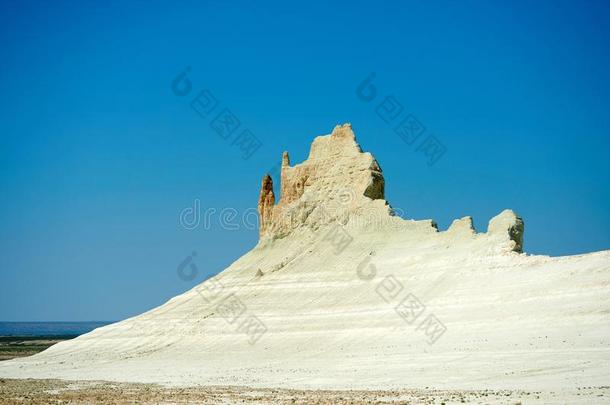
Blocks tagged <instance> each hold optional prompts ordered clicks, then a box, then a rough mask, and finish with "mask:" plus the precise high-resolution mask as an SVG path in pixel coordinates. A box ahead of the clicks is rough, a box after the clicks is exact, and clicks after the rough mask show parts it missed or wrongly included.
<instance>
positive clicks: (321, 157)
mask: <svg viewBox="0 0 610 405" xmlns="http://www.w3.org/2000/svg"><path fill="white" fill-rule="evenodd" d="M280 178H281V188H280V190H281V191H280V200H279V202H278V204H277V206H273V207H271V206H270V205H269V204H268V203H267V201H263V200H262V198H263V195H269V193H271V194H272V193H273V191H272V189H273V184H272V180H271V179H270V177H269V175H265V177H264V178H263V185H262V189H261V199H260V200H259V206H258V210H259V215H260V224H261V225H260V235H261V237H262V238H266V237H282V236H285V235H286V234H287V233H289V232H290V231H291V230H292V229H294V228H298V227H300V226H304V225H305V226H310V227H312V228H314V229H315V228H317V227H319V226H321V225H324V224H326V223H328V222H331V221H332V220H333V219H336V218H337V216H339V215H340V214H341V212H339V211H343V212H354V211H355V210H357V209H358V208H359V207H361V206H362V205H363V204H365V203H366V202H367V201H369V200H377V199H383V198H384V180H383V175H382V174H381V168H380V167H379V164H378V163H377V161H376V160H375V158H373V156H372V155H371V154H370V153H363V152H362V149H361V148H360V145H358V143H357V142H356V138H355V135H354V132H353V131H352V127H351V125H350V124H344V125H337V126H336V127H335V129H334V130H333V132H332V133H331V134H330V135H325V136H318V137H317V138H315V139H314V141H313V143H312V145H311V150H310V152H309V158H308V159H307V160H306V161H304V162H303V163H301V164H298V165H295V166H290V158H289V156H288V152H284V153H283V155H282V168H281V177H280ZM269 190H271V191H269ZM314 218H315V219H314Z"/></svg>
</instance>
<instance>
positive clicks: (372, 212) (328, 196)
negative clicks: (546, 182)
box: [258, 124, 524, 252]
mask: <svg viewBox="0 0 610 405" xmlns="http://www.w3.org/2000/svg"><path fill="white" fill-rule="evenodd" d="M280 181H281V184H280V198H279V201H278V203H277V204H275V195H274V192H273V180H272V178H271V176H269V175H268V174H266V175H265V176H264V177H263V181H262V185H261V192H260V197H259V201H258V212H259V216H260V228H259V233H260V238H261V240H266V239H278V238H283V237H285V236H287V235H289V234H290V233H291V232H292V231H293V230H295V229H298V228H301V227H306V228H309V229H311V230H313V231H315V230H317V229H318V228H320V227H322V226H324V225H327V224H330V223H339V224H341V225H346V224H348V223H351V224H355V223H356V224H359V225H360V226H361V229H371V228H372V227H376V226H378V225H380V226H382V227H383V226H392V227H394V228H395V230H396V231H398V232H401V231H406V232H419V231H421V232H423V233H422V235H424V234H426V235H428V234H430V233H438V229H437V226H436V223H435V222H434V221H431V220H424V221H410V222H409V221H405V220H402V219H401V218H396V217H394V218H393V217H392V215H393V214H392V213H393V211H392V209H391V208H390V206H389V204H388V203H387V201H385V195H384V192H385V181H384V178H383V174H382V170H381V167H380V166H379V163H378V162H377V160H376V159H375V158H374V157H373V155H371V154H370V153H368V152H363V151H362V149H361V148H360V145H359V144H358V143H357V141H356V137H355V135H354V131H353V130H352V126H351V125H350V124H343V125H337V126H336V127H335V128H334V129H333V131H332V133H331V134H329V135H323V136H318V137H316V138H315V139H314V141H313V143H312V144H311V149H310V152H309V157H308V158H307V159H306V160H305V161H304V162H302V163H300V164H296V165H294V166H291V164H290V157H289V155H288V152H284V153H283V154H282V166H281V175H280ZM415 228H416V229H418V230H419V231H418V230H415V231H414V230H413V229H415ZM523 231H524V225H523V220H522V219H521V218H520V217H519V216H517V214H515V213H514V212H513V211H511V210H505V211H503V212H502V213H500V214H499V215H497V216H496V217H494V218H493V219H492V220H491V221H490V223H489V228H488V232H487V234H477V232H476V231H475V229H474V226H473V221H472V217H470V216H466V217H463V218H461V219H456V220H455V221H453V223H452V224H451V226H450V227H449V229H448V230H447V232H446V233H447V234H449V235H452V236H453V237H457V238H462V239H468V238H474V237H477V236H483V235H484V236H485V237H487V238H489V239H491V240H493V241H494V244H495V245H496V246H500V247H501V250H504V251H514V252H522V251H523Z"/></svg>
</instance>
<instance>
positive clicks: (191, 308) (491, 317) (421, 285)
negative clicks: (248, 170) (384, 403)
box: [0, 125, 610, 403]
mask: <svg viewBox="0 0 610 405" xmlns="http://www.w3.org/2000/svg"><path fill="white" fill-rule="evenodd" d="M275 200H276V199H275V195H274V192H273V183H272V180H271V177H269V176H268V175H267V176H265V177H264V178H263V180H262V185H261V193H260V197H259V203H258V208H259V213H260V220H261V221H260V224H261V225H260V240H259V243H258V244H257V246H256V247H255V248H254V249H252V250H251V251H249V252H248V253H246V254H245V255H243V256H242V257H240V258H239V259H237V260H236V261H235V262H233V263H232V264H231V265H230V266H229V267H228V268H226V269H225V270H224V271H222V272H220V273H219V274H217V275H216V276H214V277H212V278H211V279H209V280H206V281H204V282H202V283H201V284H199V285H197V286H196V287H194V288H192V289H191V290H189V291H187V292H185V293H183V294H180V295H178V296H176V297H174V298H172V299H171V300H169V301H168V302H166V303H165V304H163V305H160V306H158V307H156V308H154V309H152V310H150V311H148V312H146V313H144V314H141V315H138V316H135V317H133V318H130V319H126V320H124V321H121V322H118V323H115V324H112V325H108V326H106V327H103V328H99V329H96V330H95V331H93V332H91V333H88V334H86V335H83V336H79V337H78V338H76V339H73V340H69V341H66V342H62V343H59V344H57V345H54V346H52V347H51V348H49V349H48V350H46V351H44V352H42V353H39V354H37V355H35V356H32V357H29V358H24V359H18V360H10V361H4V362H0V377H12V378H63V379H76V380H110V381H129V382H152V383H161V384H175V385H182V386H188V385H218V386H221V385H227V384H232V385H243V386H265V387H293V388H311V389H341V388H350V389H356V388H357V389H366V390H376V389H396V388H409V389H410V388H422V389H423V388H425V389H428V388H429V389H437V388H450V389H477V390H484V389H491V388H493V389H516V390H524V389H527V390H536V391H540V390H547V391H554V392H564V390H570V392H571V393H572V394H573V395H572V394H570V395H572V399H576V400H578V401H583V400H585V402H593V403H595V402H596V401H597V402H599V398H597V397H595V398H594V397H592V396H589V397H588V398H586V399H583V397H582V396H581V394H583V393H584V391H583V390H581V388H580V387H592V386H597V387H599V386H607V385H608V376H609V375H610V372H609V370H610V368H609V366H608V364H610V350H609V349H608V336H609V335H610V322H609V318H608V314H610V289H609V288H608V286H609V285H610V251H603V252H597V253H590V254H585V255H577V256H567V257H548V256H540V255H528V254H524V253H521V251H522V249H523V221H522V220H521V218H519V217H518V216H517V215H516V214H515V213H514V212H512V211H510V210H505V211H503V212H501V213H500V214H499V215H498V216H496V217H495V218H493V219H492V220H491V221H490V222H489V226H488V230H487V232H476V231H475V230H474V227H473V225H472V218H470V217H464V218H461V219H457V220H455V221H454V222H453V223H452V224H451V226H450V227H449V229H447V230H446V231H439V230H438V229H437V227H436V224H435V223H434V221H432V220H418V221H416V220H408V219H403V218H400V217H398V216H396V215H393V210H392V208H391V207H390V205H389V204H388V203H387V202H386V201H385V199H384V180H383V176H382V174H381V168H380V167H379V165H378V164H377V162H376V161H375V159H374V158H373V156H372V155H371V154H370V153H365V152H362V150H361V149H360V147H359V146H358V144H357V143H356V141H355V138H354V133H353V132H352V129H351V127H350V126H349V125H343V126H338V127H336V128H335V129H334V130H333V132H332V133H331V134H330V135H326V136H320V137H317V138H316V139H315V140H314V142H313V144H312V146H311V152H310V154H309V157H308V159H307V160H305V161H304V162H303V163H300V164H296V165H291V162H290V159H289V156H288V154H287V153H284V154H283V156H282V172H281V186H280V198H279V201H278V203H277V204H276V201H275ZM587 400H588V401H587ZM563 402H565V403H574V402H575V401H574V400H565V401H563Z"/></svg>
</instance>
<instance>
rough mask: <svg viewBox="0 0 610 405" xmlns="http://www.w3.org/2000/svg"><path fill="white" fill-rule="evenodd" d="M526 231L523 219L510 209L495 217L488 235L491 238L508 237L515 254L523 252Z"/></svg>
mask: <svg viewBox="0 0 610 405" xmlns="http://www.w3.org/2000/svg"><path fill="white" fill-rule="evenodd" d="M524 230H525V225H524V223H523V219H522V218H521V217H520V216H518V215H517V214H515V213H514V212H513V210H509V209H506V210H504V211H502V212H501V213H500V214H498V215H496V216H495V217H493V218H492V219H491V220H490V221H489V225H488V227H487V233H488V234H489V235H490V236H495V235H498V236H499V237H501V238H506V237H508V239H509V241H510V242H511V244H512V250H513V251H515V252H523V233H524Z"/></svg>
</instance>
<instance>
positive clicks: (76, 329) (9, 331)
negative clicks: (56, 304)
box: [0, 321, 113, 336]
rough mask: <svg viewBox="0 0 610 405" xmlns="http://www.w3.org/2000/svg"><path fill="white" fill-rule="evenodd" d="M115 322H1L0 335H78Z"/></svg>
mask: <svg viewBox="0 0 610 405" xmlns="http://www.w3.org/2000/svg"><path fill="white" fill-rule="evenodd" d="M111 323H113V322H104V321H91V322H0V336H78V335H82V334H84V333H87V332H91V331H92V330H93V329H95V328H99V327H100V326H104V325H109V324H111Z"/></svg>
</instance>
